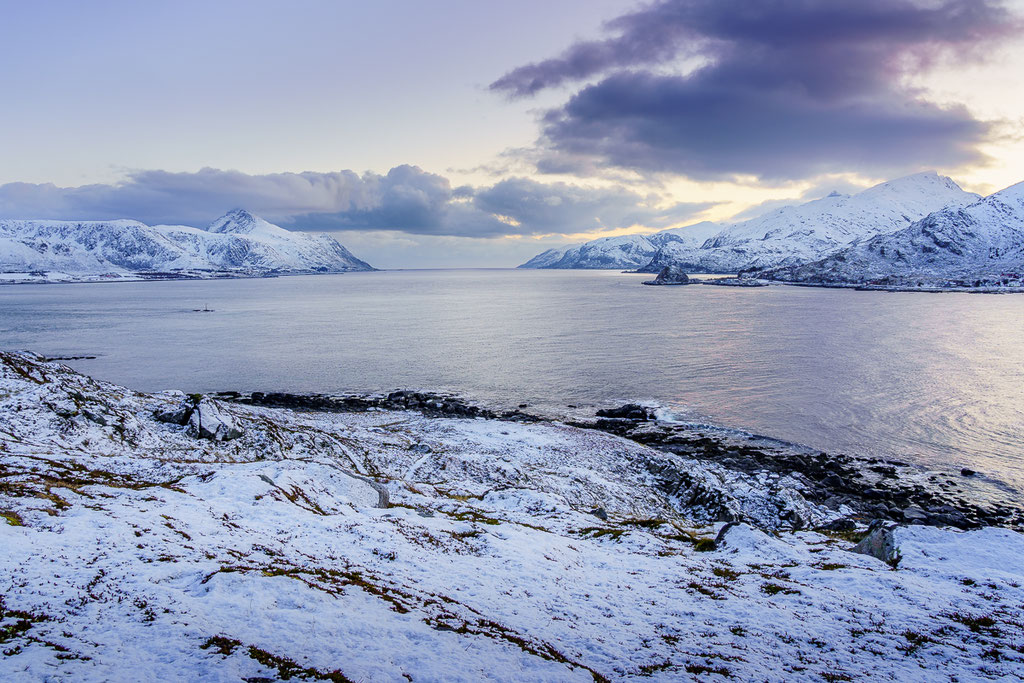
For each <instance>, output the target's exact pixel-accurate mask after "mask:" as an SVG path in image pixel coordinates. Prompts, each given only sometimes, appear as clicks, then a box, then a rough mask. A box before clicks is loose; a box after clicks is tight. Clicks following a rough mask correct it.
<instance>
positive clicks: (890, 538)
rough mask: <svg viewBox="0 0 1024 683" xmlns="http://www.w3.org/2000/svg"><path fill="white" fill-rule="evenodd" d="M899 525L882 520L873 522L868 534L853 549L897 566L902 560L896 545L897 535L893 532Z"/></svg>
mask: <svg viewBox="0 0 1024 683" xmlns="http://www.w3.org/2000/svg"><path fill="white" fill-rule="evenodd" d="M897 527H898V525H896V524H886V523H884V522H882V521H881V520H878V521H875V522H872V523H871V526H870V527H869V531H868V535H867V536H865V537H864V539H863V540H861V542H860V543H858V544H857V545H855V546H853V548H852V549H851V550H852V551H853V552H855V553H860V554H861V555H870V556H871V557H876V558H878V559H879V560H881V561H882V562H885V563H886V564H888V565H891V566H892V567H894V568H895V567H896V565H897V564H899V562H900V550H899V548H898V547H897V546H896V537H895V534H894V533H893V532H894V531H895V529H896V528H897Z"/></svg>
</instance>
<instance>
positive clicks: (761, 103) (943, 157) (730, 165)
mask: <svg viewBox="0 0 1024 683" xmlns="http://www.w3.org/2000/svg"><path fill="white" fill-rule="evenodd" d="M1021 26H1022V24H1021V21H1020V20H1019V18H1017V17H1015V16H1013V15H1011V14H1010V13H1009V12H1008V11H1007V10H1006V9H1005V8H1004V7H1003V6H1002V4H1001V3H999V2H995V1H992V0H938V1H932V2H924V1H915V0H762V1H760V2H750V1H749V0H662V1H661V2H656V3H654V4H651V5H648V6H646V7H644V8H642V9H640V10H639V11H637V12H633V13H631V14H627V15H624V16H622V17H619V18H618V19H615V20H614V21H612V22H609V24H608V25H607V29H608V30H609V31H610V32H612V33H615V34H616V35H614V36H613V37H611V38H608V39H606V40H601V41H587V42H581V43H577V44H576V45H573V46H572V47H570V48H569V49H568V50H566V51H565V53H563V54H562V55H560V56H559V57H556V58H553V59H548V60H545V61H542V62H538V63H535V64H529V65H526V66H522V67H519V68H517V69H514V70H513V71H511V72H509V73H508V74H506V75H504V76H503V77H501V78H500V79H498V80H497V81H495V82H494V83H492V84H491V89H492V90H495V91H498V92H503V93H505V94H508V95H510V96H512V97H523V96H528V95H531V94H534V93H536V92H538V91H539V90H542V89H544V88H550V87H555V86H559V85H564V84H566V83H571V82H575V81H581V80H585V79H591V78H595V77H597V78H598V80H597V81H596V82H593V83H591V84H589V85H586V86H585V87H583V88H582V90H580V91H579V92H577V93H575V94H574V95H573V96H572V97H571V98H570V99H569V100H568V102H567V103H566V104H565V105H563V106H562V107H559V108H557V109H554V110H552V111H549V112H548V113H547V114H546V115H545V116H544V118H543V120H542V126H543V134H542V139H541V145H542V146H543V147H544V148H545V149H546V151H547V152H548V158H547V159H546V160H544V161H543V163H541V164H539V168H540V169H541V170H558V171H561V172H565V171H568V170H575V171H576V172H580V173H584V172H587V170H588V164H589V168H591V169H592V168H593V167H594V165H595V164H596V165H597V166H598V167H600V166H605V167H607V166H612V167H618V168H625V169H631V170H637V171H641V172H643V171H647V172H651V171H653V172H669V173H680V174H684V175H687V176H690V177H694V178H701V179H714V178H727V177H730V176H734V175H738V174H752V175H756V176H760V177H762V178H770V179H787V178H799V177H807V176H809V175H814V174H818V173H824V172H829V171H835V170H859V171H864V172H869V173H874V174H875V175H880V174H881V175H887V174H891V173H896V172H900V171H904V170H908V169H916V168H920V167H923V166H945V167H949V166H955V165H959V164H964V163H969V162H977V161H979V160H980V159H981V157H980V155H979V153H978V152H977V146H978V144H980V143H981V142H983V141H985V140H986V139H988V138H989V136H990V135H991V134H992V132H993V131H992V125H991V124H990V123H988V122H984V121H979V120H976V119H975V118H974V117H973V116H972V115H971V114H970V112H969V111H968V110H967V109H966V108H965V107H963V106H951V107H941V106H938V105H936V104H934V103H931V102H928V101H926V100H924V99H923V96H922V93H920V92H918V91H915V90H912V89H910V88H908V87H906V86H905V85H904V83H905V80H906V78H907V77H908V76H910V75H914V74H917V73H921V72H923V71H926V70H927V69H929V68H930V67H932V66H934V65H935V64H936V63H939V62H940V61H941V60H942V59H945V58H948V57H950V56H955V57H956V58H957V59H960V60H969V59H977V58H979V57H980V56H981V51H982V50H983V49H991V47H992V45H993V44H994V43H995V42H996V41H998V40H1000V39H1002V38H1006V37H1008V36H1011V35H1014V34H1016V33H1017V32H1019V30H1020V28H1021ZM684 65H689V70H685V69H684V68H683V67H684Z"/></svg>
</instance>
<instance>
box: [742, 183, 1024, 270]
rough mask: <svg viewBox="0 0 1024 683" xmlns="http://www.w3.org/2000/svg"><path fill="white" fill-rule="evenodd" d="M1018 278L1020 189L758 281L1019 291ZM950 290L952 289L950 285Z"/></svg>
mask: <svg viewBox="0 0 1024 683" xmlns="http://www.w3.org/2000/svg"><path fill="white" fill-rule="evenodd" d="M1022 275H1024V183H1018V184H1017V185H1013V186H1011V187H1008V188H1006V189H1005V190H1002V191H1001V192H997V193H995V194H993V195H990V196H988V197H985V198H984V199H982V200H980V201H978V202H976V203H974V204H971V205H970V206H967V207H963V208H948V209H944V210H942V211H937V212H935V213H932V214H930V215H928V216H926V217H925V218H923V219H921V220H920V221H917V222H916V223H914V224H913V225H911V226H910V227H908V228H905V229H903V230H900V231H898V232H895V233H891V234H884V235H878V236H877V237H875V238H873V239H870V240H867V241H864V242H860V243H858V244H856V245H854V246H851V247H849V248H847V249H843V250H842V251H839V252H837V253H835V254H833V255H832V256H829V257H828V258H825V259H822V260H820V261H815V262H813V263H808V264H804V265H802V266H794V267H791V268H779V269H775V270H771V271H768V272H766V273H760V274H759V276H760V277H770V278H773V279H781V280H788V281H793V282H812V283H814V282H824V283H831V282H838V283H843V282H846V283H865V282H872V281H879V282H882V283H892V284H901V283H904V284H906V283H909V282H911V281H916V280H921V281H922V284H928V283H935V281H936V280H950V279H952V280H962V281H963V282H961V283H960V284H963V285H973V284H974V283H975V282H977V283H978V284H984V285H998V284H1016V285H1018V286H1019V285H1020V284H1021V280H1022ZM953 284H956V283H953Z"/></svg>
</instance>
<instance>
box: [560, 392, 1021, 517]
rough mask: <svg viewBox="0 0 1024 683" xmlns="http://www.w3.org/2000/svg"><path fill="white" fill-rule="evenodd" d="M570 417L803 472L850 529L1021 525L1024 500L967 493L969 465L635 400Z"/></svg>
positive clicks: (763, 468) (811, 495) (817, 496)
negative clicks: (706, 420) (677, 417)
mask: <svg viewBox="0 0 1024 683" xmlns="http://www.w3.org/2000/svg"><path fill="white" fill-rule="evenodd" d="M570 424H573V425H574V426H579V427H586V428H590V429H598V430H601V431H605V432H608V433H611V434H616V435H618V436H622V437H625V438H627V439H630V440H632V441H636V442H637V443H642V444H644V445H646V446H651V447H653V448H656V449H658V450H660V451H665V452H669V453H675V454H677V455H682V456H685V457H688V458H693V459H695V460H699V461H705V462H715V463H718V464H720V465H722V466H724V467H727V468H730V469H733V470H737V471H741V472H744V473H747V474H758V473H772V474H775V475H789V476H795V477H798V478H799V479H800V480H801V481H802V482H803V483H805V488H804V490H803V491H802V493H803V495H804V497H805V498H807V500H809V501H811V502H814V503H819V504H821V505H824V506H825V507H827V508H830V509H833V510H837V511H839V510H843V509H844V508H845V509H846V510H847V511H848V512H847V513H846V514H845V515H844V516H843V517H842V518H841V519H839V520H837V521H835V522H833V523H832V525H831V526H832V527H833V528H836V529H844V528H845V529H852V528H855V527H856V526H857V525H858V524H867V523H870V522H872V521H874V520H885V521H891V522H899V523H906V524H921V525H927V526H952V527H956V528H958V529H971V528H977V527H981V526H1003V527H1008V528H1012V529H1017V530H1021V529H1024V507H1021V506H1019V505H1017V506H1014V505H1012V503H1010V502H1009V501H1007V502H1005V503H1004V502H992V503H989V504H982V503H977V502H972V501H970V500H968V495H969V494H968V493H967V492H966V491H965V488H964V487H965V485H966V482H965V479H967V478H969V477H974V476H975V475H976V473H975V472H973V471H972V470H969V469H962V470H961V471H960V472H959V474H955V473H952V472H949V473H927V472H925V471H924V470H923V469H922V468H920V467H916V466H914V465H911V464H909V463H906V462H901V461H898V460H890V459H885V458H874V457H855V456H849V455H843V454H827V453H823V452H820V451H814V450H810V449H800V448H798V447H795V446H793V445H792V444H785V443H783V442H775V441H774V440H772V439H766V438H764V437H757V436H753V435H749V436H745V437H743V436H737V435H732V436H728V435H724V434H722V433H714V432H713V431H711V430H707V429H701V428H697V427H692V426H688V425H675V424H666V423H663V422H659V421H657V419H656V417H655V414H654V411H652V410H651V409H649V408H645V407H643V406H640V405H636V404H631V405H625V406H622V407H621V408H616V409H611V410H600V411H598V413H597V417H596V419H594V420H591V421H577V422H571V423H570Z"/></svg>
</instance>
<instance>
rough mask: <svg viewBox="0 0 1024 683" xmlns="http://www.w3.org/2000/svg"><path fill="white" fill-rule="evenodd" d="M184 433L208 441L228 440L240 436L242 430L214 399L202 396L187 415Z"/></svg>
mask: <svg viewBox="0 0 1024 683" xmlns="http://www.w3.org/2000/svg"><path fill="white" fill-rule="evenodd" d="M185 433H186V434H188V435H189V436H194V437H196V438H199V439H209V440H210V441H230V440H231V439H237V438H238V437H240V436H242V434H243V433H244V432H243V431H242V429H240V428H239V427H238V426H237V425H235V420H234V418H232V417H231V415H229V414H228V413H227V412H225V411H224V410H223V409H222V408H221V407H220V406H219V405H217V404H216V403H215V402H214V401H212V400H210V399H208V398H205V397H204V398H202V399H200V401H199V403H197V404H196V407H195V409H194V410H193V411H192V414H191V415H190V416H189V418H188V426H187V427H186V429H185Z"/></svg>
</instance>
